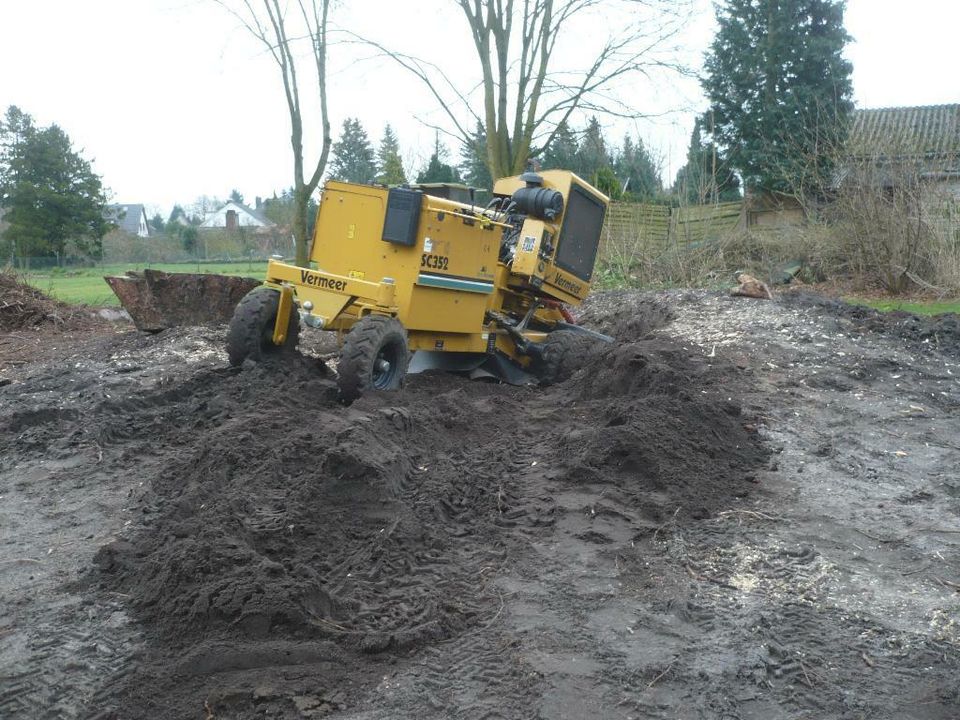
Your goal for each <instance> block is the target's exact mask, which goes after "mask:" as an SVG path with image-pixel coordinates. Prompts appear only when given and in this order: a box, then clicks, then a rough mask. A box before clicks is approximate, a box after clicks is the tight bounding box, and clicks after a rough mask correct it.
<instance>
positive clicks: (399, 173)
mask: <svg viewBox="0 0 960 720" xmlns="http://www.w3.org/2000/svg"><path fill="white" fill-rule="evenodd" d="M377 182H378V183H381V184H382V185H403V184H405V183H406V182H407V174H406V173H405V172H404V170H403V160H401V159H400V141H399V140H397V135H396V133H394V132H393V128H392V127H390V124H389V123H387V125H386V127H384V128H383V138H382V139H381V140H380V147H379V148H377Z"/></svg>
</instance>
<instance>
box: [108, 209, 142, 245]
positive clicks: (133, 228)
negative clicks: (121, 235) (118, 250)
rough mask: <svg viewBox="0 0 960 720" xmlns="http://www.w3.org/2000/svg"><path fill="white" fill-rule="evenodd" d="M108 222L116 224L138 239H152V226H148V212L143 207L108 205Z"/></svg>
mask: <svg viewBox="0 0 960 720" xmlns="http://www.w3.org/2000/svg"><path fill="white" fill-rule="evenodd" d="M106 216H107V220H109V221H110V222H112V223H115V224H116V226H117V228H118V229H120V230H122V231H123V232H125V233H129V234H130V235H136V236H137V237H144V238H145V237H150V226H149V225H148V224H147V211H146V210H145V209H144V207H143V205H108V206H107V212H106Z"/></svg>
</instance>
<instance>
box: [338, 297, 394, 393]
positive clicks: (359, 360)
mask: <svg viewBox="0 0 960 720" xmlns="http://www.w3.org/2000/svg"><path fill="white" fill-rule="evenodd" d="M409 359H410V351H409V350H408V348H407V331H406V330H404V328H403V325H401V324H400V321H399V320H397V319H396V318H391V317H386V316H385V315H367V316H366V317H363V318H360V320H358V321H357V322H356V323H355V324H354V326H353V327H352V328H351V329H350V332H348V333H347V336H346V338H344V341H343V349H342V350H341V351H340V362H339V364H338V365H337V374H338V376H339V377H338V378H337V385H338V386H339V387H340V399H341V400H343V401H344V402H346V403H351V402H353V401H354V400H356V399H357V398H358V397H360V396H361V395H362V394H363V393H364V392H365V391H366V390H371V389H372V390H398V389H400V388H401V387H402V386H403V379H404V376H406V374H407V364H408V362H409Z"/></svg>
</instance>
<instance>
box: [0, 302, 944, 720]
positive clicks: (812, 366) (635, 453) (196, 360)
mask: <svg viewBox="0 0 960 720" xmlns="http://www.w3.org/2000/svg"><path fill="white" fill-rule="evenodd" d="M579 314H580V319H581V322H583V323H584V324H585V325H587V326H589V327H592V328H594V329H596V330H599V331H600V332H603V333H605V334H608V335H610V336H612V337H614V338H615V342H614V343H611V344H609V345H598V346H597V348H596V349H595V351H594V352H593V353H592V355H591V356H590V357H589V358H586V359H585V364H584V367H583V369H582V370H580V371H579V372H578V373H577V374H576V375H574V376H573V377H572V378H571V379H570V380H568V381H567V382H565V383H562V384H560V385H557V386H554V387H550V388H517V387H511V386H506V385H500V384H495V383H489V382H480V381H469V380H466V379H463V378H461V377H458V376H454V375H446V374H440V373H424V374H421V375H414V376H410V377H409V378H408V382H407V384H406V387H405V388H404V389H403V390H402V391H399V392H394V393H371V394H369V395H367V396H365V397H363V398H361V399H360V400H359V401H357V402H355V403H353V404H352V405H350V406H349V407H345V406H344V405H342V404H341V403H340V402H339V401H338V399H337V393H336V389H335V383H334V379H335V378H334V372H335V371H334V370H332V369H330V367H329V366H328V365H327V364H326V363H325V362H324V359H325V358H326V357H327V356H328V353H329V348H328V347H326V346H323V345H322V344H318V343H317V342H315V340H314V339H311V338H310V337H309V335H310V333H308V332H306V331H305V332H304V340H305V342H304V346H305V350H304V353H303V354H300V355H296V356H294V357H291V358H289V359H285V360H283V361H282V362H278V363H261V364H257V365H254V366H252V367H247V368H245V369H234V368H231V367H229V365H228V364H227V362H226V355H225V352H224V350H223V336H224V333H223V330H222V329H197V328H179V329H173V330H168V331H165V332H162V333H159V334H155V335H144V334H139V333H137V332H135V331H133V330H126V331H123V332H117V331H115V330H113V329H98V330H95V331H91V332H88V333H86V334H85V335H83V336H70V340H69V342H67V343H66V345H67V346H68V347H60V349H56V350H51V351H50V352H49V353H47V354H44V353H42V352H38V351H35V352H34V353H33V354H31V355H30V356H29V357H27V358H26V359H25V360H24V361H23V362H21V363H19V364H16V365H12V366H8V367H5V368H3V372H4V375H3V377H4V378H6V381H7V382H6V385H4V386H2V387H0V458H2V459H0V716H3V717H11V718H20V717H23V718H33V717H51V718H61V717H62V718H105V719H106V718H124V720H126V719H128V718H144V719H146V718H204V719H210V718H288V719H290V720H293V719H297V718H320V717H337V718H356V719H358V720H359V719H360V718H363V719H365V720H367V719H373V718H384V719H385V718H401V717H409V718H447V717H454V716H455V717H465V718H528V717H542V718H582V717H598V718H627V717H633V718H718V719H719V718H743V719H746V718H774V719H778V718H784V719H786V718H800V717H804V718H805V717H810V718H868V717H869V718H891V719H892V718H955V717H957V716H960V689H958V684H957V682H956V677H957V675H958V672H960V645H958V639H960V627H958V618H960V593H958V592H957V591H958V590H960V552H958V549H960V484H958V477H960V473H958V472H957V470H958V466H960V461H958V446H957V442H958V441H957V437H958V432H957V431H958V430H960V417H958V413H957V410H958V405H960V396H958V386H957V378H958V375H957V373H960V367H958V362H960V361H958V357H957V355H958V353H957V348H956V340H957V336H956V334H953V335H951V334H950V333H951V330H950V328H951V327H953V328H955V327H956V325H955V322H954V324H953V325H952V326H951V325H950V322H951V321H950V319H949V318H946V319H940V320H937V321H916V322H915V321H914V320H913V319H911V318H896V317H890V316H877V315H870V311H851V310H850V309H848V308H847V307H846V306H842V305H838V304H834V303H831V302H829V301H823V300H821V299H820V298H818V297H817V296H803V297H790V298H784V299H782V300H778V301H774V302H766V301H755V300H748V299H732V298H728V297H724V296H720V295H717V294H711V293H704V292H687V293H678V292H673V293H659V294H642V293H632V292H621V293H600V294H597V295H595V296H594V297H592V298H591V300H590V301H589V302H588V303H587V305H586V306H585V307H584V308H583V309H582V310H581V311H580V313H579ZM925 323H926V324H925ZM931 323H937V324H935V325H934V324H931ZM0 337H2V336H0ZM61 342H62V339H61Z"/></svg>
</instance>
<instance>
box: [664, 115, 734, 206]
mask: <svg viewBox="0 0 960 720" xmlns="http://www.w3.org/2000/svg"><path fill="white" fill-rule="evenodd" d="M703 125H704V123H703V120H702V119H701V118H697V119H696V121H694V123H693V132H691V133H690V147H689V149H688V150H687V162H686V164H685V165H684V166H683V167H682V168H680V170H679V171H678V172H677V177H676V180H675V181H674V183H673V192H674V194H675V195H677V196H678V197H680V198H682V199H683V200H684V201H686V202H688V203H691V204H693V205H704V204H707V203H716V202H728V201H732V200H739V199H740V178H738V177H737V176H736V174H735V173H734V172H733V170H732V169H731V168H730V164H729V162H728V161H727V159H726V157H725V156H724V154H723V153H721V152H720V151H719V150H718V149H717V146H716V145H714V144H713V143H711V142H704V139H703V132H702V128H703Z"/></svg>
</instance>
